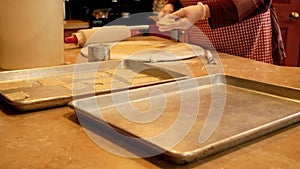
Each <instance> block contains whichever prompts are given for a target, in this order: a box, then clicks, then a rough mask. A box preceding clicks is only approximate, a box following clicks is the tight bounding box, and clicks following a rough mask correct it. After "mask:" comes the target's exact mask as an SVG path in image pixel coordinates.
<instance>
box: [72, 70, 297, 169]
mask: <svg viewBox="0 0 300 169" xmlns="http://www.w3.org/2000/svg"><path fill="white" fill-rule="evenodd" d="M195 83H196V87H195V86H194V84H195ZM180 86H181V87H180ZM155 91H156V94H153V92H154V93H155ZM157 91H159V92H158V93H157ZM149 93H152V95H151V94H149ZM122 95H125V96H128V98H130V100H126V99H124V100H123V101H122V100H117V101H116V98H120V97H121V96H122ZM197 96H199V97H198V99H195V98H197ZM195 100H196V103H197V104H194V103H195ZM93 103H95V104H93ZM160 103H165V104H162V105H160ZM157 104H158V105H157ZM70 105H71V106H72V107H74V108H75V110H76V114H77V116H78V117H79V121H80V122H83V123H81V125H83V127H85V128H86V129H88V130H91V129H90V127H89V126H87V124H93V123H91V122H89V123H84V121H86V119H90V120H92V121H94V122H95V123H94V124H97V125H100V128H95V129H94V130H91V131H90V132H92V133H94V134H96V135H97V133H99V130H102V129H103V130H104V128H107V125H106V124H109V126H112V127H113V128H115V129H116V130H117V131H118V132H119V133H120V134H121V135H123V136H130V137H132V138H133V142H132V143H130V144H129V145H128V147H130V146H131V147H132V145H133V146H134V145H136V147H135V149H141V151H143V150H144V149H146V150H147V151H148V152H151V151H157V152H161V155H162V157H164V159H166V160H169V161H171V162H174V163H176V164H185V163H190V162H192V161H195V160H197V159H200V158H204V157H206V156H208V155H211V154H215V153H218V152H220V151H222V150H225V149H228V148H231V147H233V146H236V145H239V144H241V143H244V142H246V141H249V140H251V139H255V138H257V137H259V136H262V135H265V134H267V133H270V132H272V131H274V130H278V129H280V128H283V127H286V126H288V125H291V124H293V123H296V122H298V121H299V120H300V90H299V89H295V88H287V87H284V86H277V85H273V84H266V83H261V82H257V81H251V80H247V79H241V78H237V77H232V76H225V75H219V74H217V75H211V76H206V77H200V78H196V79H187V80H183V81H179V82H172V83H167V84H160V85H156V86H150V87H145V88H140V89H136V90H131V91H124V92H120V93H113V94H109V95H103V96H96V97H90V98H85V99H80V100H75V101H73V102H72V103H71V104H70ZM159 105H160V106H159ZM132 106H133V107H134V108H132ZM151 106H152V107H151ZM162 107H163V111H162V113H160V114H159V115H158V116H156V118H155V119H154V120H153V121H143V122H141V123H140V122H139V121H136V120H132V119H128V117H130V114H133V115H134V116H133V118H134V117H136V116H140V115H142V117H143V116H147V115H149V114H157V112H159V111H161V109H160V108H162ZM195 107H198V108H199V109H196V110H197V111H198V112H197V114H196V116H195V115H194V114H193V112H194V111H195ZM136 110H139V111H138V112H136ZM180 110H183V112H180ZM214 110H216V111H214ZM124 112H125V116H124ZM126 113H127V114H126ZM220 113H221V114H220ZM125 117H126V118H125ZM150 117H151V116H150ZM131 118H132V117H131ZM141 119H142V118H141ZM141 119H139V120H141ZM144 120H145V119H144ZM178 120H179V121H178ZM193 120H195V121H194V123H193V125H192V126H191V128H190V130H188V132H186V131H184V130H185V129H184V126H186V125H189V124H190V123H189V122H191V121H193ZM177 122H179V125H175V127H174V124H175V123H176V124H177ZM186 122H187V123H186ZM101 126H102V127H101ZM176 126H177V127H176ZM92 128H93V127H92ZM170 128H172V129H174V131H173V133H172V132H171V133H170V135H168V136H165V137H163V138H161V139H157V140H156V139H148V138H153V137H157V136H160V135H165V134H166V133H165V132H166V131H169V129H170ZM109 133H110V131H108V134H109ZM108 134H107V133H106V134H105V135H106V137H107V135H108ZM111 134H112V135H114V134H113V133H111ZM182 134H186V135H184V136H183V137H182ZM210 134H211V135H210ZM99 137H101V135H99ZM136 138H137V139H136ZM178 138H181V139H180V140H179V142H178V144H177V143H176V144H174V146H171V147H170V143H172V142H173V140H175V141H176V140H177V139H178ZM201 139H202V140H201ZM119 140H123V139H120V138H117V139H116V138H114V139H112V140H110V141H111V142H112V143H114V144H116V145H118V144H119ZM124 140H125V139H124ZM123 142H124V141H123ZM123 142H122V145H120V146H122V147H126V146H124V145H123V144H124V143H123ZM134 142H136V143H134ZM140 143H142V145H143V146H141V145H140ZM133 150H134V149H133ZM130 151H131V150H130ZM133 153H135V152H133Z"/></svg>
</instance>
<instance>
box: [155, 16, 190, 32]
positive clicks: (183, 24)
mask: <svg viewBox="0 0 300 169" xmlns="http://www.w3.org/2000/svg"><path fill="white" fill-rule="evenodd" d="M192 25H193V23H191V22H190V21H189V20H187V19H186V18H181V19H179V20H177V21H176V22H174V23H172V24H168V25H157V26H158V30H159V31H161V32H166V31H171V30H174V29H184V30H185V29H189V28H190V27H191V26H192Z"/></svg>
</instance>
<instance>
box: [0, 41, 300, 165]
mask: <svg viewBox="0 0 300 169" xmlns="http://www.w3.org/2000/svg"><path fill="white" fill-rule="evenodd" d="M79 50H80V48H76V47H75V46H72V45H69V44H66V45H65V62H66V63H69V64H72V63H75V62H76V60H77V55H78V52H79ZM219 56H220V61H221V63H222V65H223V68H224V72H225V73H226V74H229V75H233V76H238V77H242V78H247V79H252V80H257V81H262V82H267V83H273V84H278V85H284V86H290V87H295V88H300V78H299V75H300V68H296V67H279V66H275V65H269V64H265V63H261V62H256V61H252V60H248V59H243V58H240V57H237V56H232V55H228V54H223V53H219ZM182 63H184V64H186V65H188V66H189V68H190V70H191V72H189V73H188V74H189V75H190V76H203V75H206V74H207V71H206V68H207V67H205V65H204V64H203V63H202V62H201V61H200V59H198V58H193V59H188V60H184V61H182ZM156 65H158V66H163V67H165V68H166V67H168V68H169V69H174V70H175V69H177V70H178V67H177V65H178V63H176V62H175V63H158V64H156ZM0 133H1V137H0V145H1V146H0V153H1V158H0V168H5V169H15V168H16V169H17V168H18V169H19V168H22V169H29V168H30V169H31V168H34V169H36V168H47V169H48V168H49V169H51V168H53V169H57V168H63V169H67V168H70V169H76V168H78V169H85V168H88V169H93V168H95V169H96V168H97V169H98V168H122V169H125V168H128V169H135V168H145V169H146V168H147V169H149V168H153V169H154V168H198V169H204V168H209V169H213V168H216V169H226V168H228V169H241V168H243V169H247V168H249V169H253V168H261V169H267V168H270V169H271V168H272V169H273V168H276V169H279V168H282V169H298V168H300V142H299V140H300V125H299V123H297V124H294V125H292V126H289V127H287V128H284V129H281V130H279V131H276V132H273V133H272V134H268V135H266V136H263V137H261V138H258V139H255V140H253V141H250V142H247V143H246V144H242V145H240V146H237V147H235V148H233V149H230V150H227V151H224V152H222V153H219V154H216V155H213V156H210V157H208V158H205V159H202V160H199V161H197V162H193V163H191V164H188V165H174V164H171V163H168V162H166V161H164V160H162V159H160V158H159V157H151V158H142V159H131V158H126V157H120V156H116V155H114V154H111V153H109V152H107V151H105V150H104V149H102V148H100V147H99V146H97V145H96V144H95V143H94V142H93V141H92V140H91V139H89V137H88V136H87V135H86V133H85V132H84V129H83V128H82V127H81V126H80V124H79V123H78V121H77V120H76V118H75V112H74V110H73V109H71V108H69V107H67V106H65V107H58V108H53V109H47V110H40V111H34V112H28V113H22V114H19V113H16V112H14V111H13V110H12V109H10V107H9V106H7V105H6V104H4V103H0Z"/></svg>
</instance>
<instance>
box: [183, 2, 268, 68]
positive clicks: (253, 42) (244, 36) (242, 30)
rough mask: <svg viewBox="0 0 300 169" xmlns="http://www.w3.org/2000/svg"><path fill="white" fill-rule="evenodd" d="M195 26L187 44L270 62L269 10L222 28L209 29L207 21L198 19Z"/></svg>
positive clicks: (184, 4) (187, 3)
mask: <svg viewBox="0 0 300 169" xmlns="http://www.w3.org/2000/svg"><path fill="white" fill-rule="evenodd" d="M197 2H198V1H197V0H189V1H187V0H183V1H182V2H181V3H182V5H183V6H187V5H190V4H191V3H194V4H196V3H197ZM195 25H196V27H193V28H191V29H190V30H189V31H188V37H189V43H193V44H197V45H199V46H201V47H203V48H208V49H216V50H217V51H219V52H224V53H229V54H232V55H237V56H241V57H244V58H249V59H253V60H257V61H262V62H266V63H273V59H272V28H271V19H270V11H269V10H268V11H267V12H265V13H262V14H259V15H256V16H254V17H252V18H250V19H247V20H245V21H243V22H240V23H236V24H233V25H230V26H226V27H222V28H217V29H211V28H210V26H209V24H208V20H201V21H198V22H197V23H196V24H195ZM199 31H202V32H203V33H204V34H205V35H203V34H202V33H200V32H199ZM205 36H206V37H207V38H208V39H207V38H206V37H205Z"/></svg>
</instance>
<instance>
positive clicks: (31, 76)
mask: <svg viewBox="0 0 300 169" xmlns="http://www.w3.org/2000/svg"><path fill="white" fill-rule="evenodd" d="M185 78H187V76H186V75H183V74H180V73H177V72H173V71H169V70H165V69H162V68H158V67H155V66H151V65H147V64H144V63H141V62H138V61H132V60H123V61H108V62H93V63H82V64H76V65H64V66H55V67H46V68H36V69H28V70H18V71H5V72H0V94H1V97H2V99H4V100H5V101H7V102H8V103H9V104H10V105H12V106H14V107H15V108H17V109H19V110H21V111H28V110H36V109H42V108H49V107H54V106H61V105H66V104H67V103H68V102H70V101H71V100H72V99H73V98H75V99H78V98H82V97H87V96H91V95H92V96H93V95H100V94H106V93H110V92H112V91H119V90H126V89H132V88H138V87H142V86H148V85H154V84H159V83H165V82H170V81H174V80H181V79H185Z"/></svg>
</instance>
